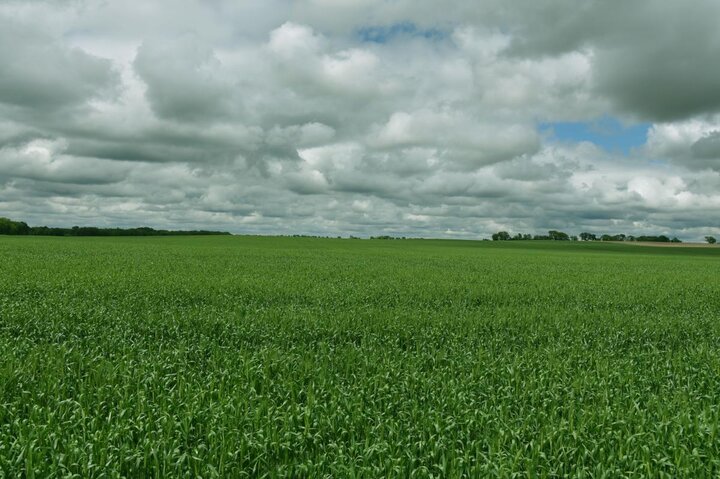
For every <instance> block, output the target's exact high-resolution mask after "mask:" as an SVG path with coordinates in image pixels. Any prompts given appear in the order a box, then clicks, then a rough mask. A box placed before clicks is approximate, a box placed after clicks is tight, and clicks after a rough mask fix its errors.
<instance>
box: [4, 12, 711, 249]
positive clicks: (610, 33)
mask: <svg viewBox="0 0 720 479" xmlns="http://www.w3.org/2000/svg"><path fill="white" fill-rule="evenodd" d="M719 18H720V2H718V1H717V0H644V1H637V2H627V1H626V0H515V1H512V2H508V1H506V0H446V1H443V2H438V1H436V0H294V1H292V0H243V1H238V0H232V1H231V0H203V1H201V0H156V1H152V2H150V1H145V0H124V1H117V2H113V1H100V0H95V1H92V0H87V1H85V0H54V1H43V0H22V1H20V0H3V1H2V2H0V216H7V217H11V218H13V219H17V220H23V221H26V222H27V223H29V224H31V225H48V226H71V225H94V226H121V227H127V226H140V225H147V226H151V227H155V228H177V229H195V228H202V229H218V230H224V231H230V232H233V233H239V234H312V235H330V236H336V235H342V236H348V235H355V236H371V235H373V236H375V235H394V236H411V237H437V238H445V237H447V238H468V239H474V238H483V237H489V236H490V235H491V234H492V233H493V232H496V231H500V230H505V231H509V232H511V233H517V232H523V233H544V232H546V231H547V230H550V229H557V230H562V231H567V232H568V233H574V234H577V233H580V232H581V231H588V232H594V233H610V234H617V233H625V234H635V235H641V234H667V235H672V236H678V237H680V238H681V239H683V240H686V241H700V240H702V238H703V236H705V235H709V234H714V235H719V234H720V61H718V59H719V58H720V29H718V28H717V21H718V19H719Z"/></svg>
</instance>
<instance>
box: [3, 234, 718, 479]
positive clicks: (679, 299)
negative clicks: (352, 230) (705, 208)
mask: <svg viewBox="0 0 720 479" xmlns="http://www.w3.org/2000/svg"><path fill="white" fill-rule="evenodd" d="M0 258H2V262H0V477H8V478H10V477H12V478H14V477H23V476H24V477H33V476H34V477H56V476H57V477H59V476H62V477H121V476H126V477H199V476H202V477H338V478H339V477H403V478H404V477H431V476H432V477H487V476H501V477H507V476H510V475H512V474H513V473H519V474H520V475H528V476H535V477H547V476H568V475H573V476H578V477H591V476H592V477H620V476H623V475H624V476H638V475H650V476H663V475H664V476H666V477H681V476H685V477H704V476H718V474H720V437H719V429H720V248H655V247H646V246H638V245H624V244H606V243H592V244H585V243H563V244H557V243H552V242H548V243H545V242H503V243H492V242H467V241H429V240H412V241H380V240H377V241H369V240H363V241H361V240H323V239H305V238H257V237H183V238H40V237H0Z"/></svg>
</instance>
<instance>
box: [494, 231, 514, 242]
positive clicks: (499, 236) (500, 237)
mask: <svg viewBox="0 0 720 479" xmlns="http://www.w3.org/2000/svg"><path fill="white" fill-rule="evenodd" d="M492 239H493V241H509V240H510V233H508V232H507V231H498V232H497V233H495V234H494V235H492Z"/></svg>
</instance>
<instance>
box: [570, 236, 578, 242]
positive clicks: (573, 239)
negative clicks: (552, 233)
mask: <svg viewBox="0 0 720 479" xmlns="http://www.w3.org/2000/svg"><path fill="white" fill-rule="evenodd" d="M570 239H571V240H572V241H577V240H578V237H577V236H575V235H572V236H571V237H570Z"/></svg>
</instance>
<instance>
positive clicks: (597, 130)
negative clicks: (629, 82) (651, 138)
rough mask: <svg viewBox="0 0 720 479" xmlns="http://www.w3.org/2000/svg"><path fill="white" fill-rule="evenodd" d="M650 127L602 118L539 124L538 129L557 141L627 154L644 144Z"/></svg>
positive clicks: (645, 124)
mask: <svg viewBox="0 0 720 479" xmlns="http://www.w3.org/2000/svg"><path fill="white" fill-rule="evenodd" d="M650 126H651V124H650V123H637V124H630V125H626V124H623V123H621V122H620V121H619V120H617V119H616V118H612V117H603V118H600V119H598V120H595V121H587V122H582V121H581V122H556V123H541V124H540V125H539V128H540V131H541V132H543V133H546V134H549V135H551V136H552V137H553V138H555V139H556V140H559V141H564V142H572V143H579V142H582V141H589V142H591V143H594V144H596V145H598V146H599V147H601V148H603V149H604V150H606V151H609V152H613V153H622V154H628V153H630V151H631V150H632V149H633V148H637V147H640V146H642V145H644V144H645V142H646V141H647V132H648V129H649V128H650Z"/></svg>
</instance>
